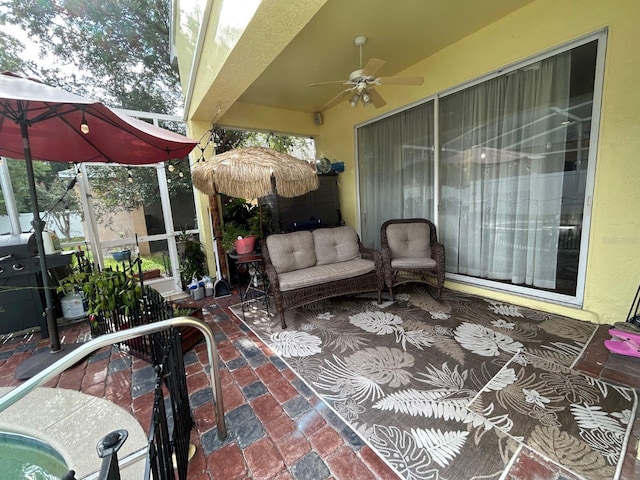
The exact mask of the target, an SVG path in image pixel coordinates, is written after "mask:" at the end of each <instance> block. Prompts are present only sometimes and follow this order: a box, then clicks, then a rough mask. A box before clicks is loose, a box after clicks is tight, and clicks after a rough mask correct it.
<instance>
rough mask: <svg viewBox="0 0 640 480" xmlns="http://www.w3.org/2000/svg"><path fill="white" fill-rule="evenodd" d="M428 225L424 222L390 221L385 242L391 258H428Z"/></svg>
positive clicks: (429, 254) (429, 251) (429, 253)
mask: <svg viewBox="0 0 640 480" xmlns="http://www.w3.org/2000/svg"><path fill="white" fill-rule="evenodd" d="M429 233H430V232H429V225H427V224H426V223H392V224H389V225H388V226H387V243H388V244H389V250H391V258H430V257H431V244H430V241H431V240H430V239H431V237H430V236H429Z"/></svg>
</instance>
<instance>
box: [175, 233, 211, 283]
mask: <svg viewBox="0 0 640 480" xmlns="http://www.w3.org/2000/svg"><path fill="white" fill-rule="evenodd" d="M180 250H181V252H180V280H181V282H182V288H186V286H187V285H188V284H189V282H190V281H191V279H192V278H193V277H195V278H197V279H200V278H202V277H203V276H204V275H205V274H206V272H207V270H206V259H207V258H206V255H205V253H204V250H203V249H202V243H200V240H198V239H196V238H195V237H194V236H193V235H189V236H185V237H184V238H183V239H182V245H181V249H180Z"/></svg>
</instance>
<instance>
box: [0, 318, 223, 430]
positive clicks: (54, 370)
mask: <svg viewBox="0 0 640 480" xmlns="http://www.w3.org/2000/svg"><path fill="white" fill-rule="evenodd" d="M172 327H192V328H196V329H197V330H199V331H200V332H201V333H202V334H203V336H204V338H205V341H206V342H207V353H208V356H209V368H210V376H211V390H212V392H213V401H214V403H215V407H216V421H217V427H218V437H219V438H220V439H221V440H224V439H225V438H227V425H226V422H225V419H224V405H223V401H222V383H221V381H220V365H219V363H218V352H217V348H216V342H215V337H214V334H213V330H211V327H209V325H207V324H206V323H205V322H203V321H202V320H198V319H197V318H194V317H184V316H181V317H174V318H170V319H168V320H161V321H158V322H154V323H149V324H145V325H138V326H136V327H131V328H128V329H126V330H120V331H118V332H114V333H106V334H104V335H100V336H99V337H96V338H94V339H93V340H90V341H88V342H86V343H83V344H81V345H79V346H78V347H77V348H75V349H74V350H70V351H68V352H64V344H63V345H62V347H63V350H61V351H60V352H59V353H62V354H63V355H64V356H61V357H60V359H59V360H57V361H56V362H55V363H53V364H52V365H50V366H48V367H47V368H45V369H44V370H42V371H41V372H39V373H37V374H36V375H34V376H33V377H31V378H30V379H29V380H26V381H25V382H24V383H22V384H21V385H18V386H17V387H16V388H14V389H13V390H11V391H10V392H8V393H7V394H5V395H3V396H2V397H0V412H2V411H4V410H5V409H6V408H8V407H10V406H11V405H13V404H14V403H16V402H17V401H19V400H20V399H21V398H23V397H24V396H26V395H27V394H28V393H29V392H30V391H32V390H33V389H34V388H36V387H38V386H40V385H42V384H43V383H45V382H47V381H49V380H50V379H51V378H53V377H55V376H56V375H59V374H60V373H62V372H64V371H65V370H66V369H67V368H69V367H71V366H73V365H75V364H76V363H78V362H79V361H81V360H82V359H84V358H85V357H86V356H88V355H89V354H91V353H93V352H95V351H96V350H99V349H100V348H102V347H106V346H108V345H112V344H117V343H120V342H124V341H125V340H131V339H133V338H136V337H139V336H141V335H147V334H151V333H157V332H161V331H163V330H168V329H170V328H172ZM47 354H49V355H57V354H58V353H47ZM40 355H41V354H40Z"/></svg>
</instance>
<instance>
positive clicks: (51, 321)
mask: <svg viewBox="0 0 640 480" xmlns="http://www.w3.org/2000/svg"><path fill="white" fill-rule="evenodd" d="M20 130H21V132H22V139H23V141H24V142H23V148H24V158H25V161H26V164H27V179H28V183H29V193H30V195H31V207H32V210H33V221H32V222H31V224H32V225H33V229H34V230H35V233H36V244H37V246H38V254H39V255H40V273H41V275H42V288H43V289H44V298H45V302H46V306H45V315H46V319H47V330H48V331H49V343H50V345H51V351H52V352H59V351H60V350H61V348H60V336H59V334H58V325H57V323H56V318H55V314H54V309H53V297H52V295H51V290H49V271H48V268H47V256H46V254H45V251H44V241H43V240H42V229H43V223H44V222H43V221H42V220H41V219H40V210H39V207H38V196H37V194H36V184H35V176H34V174H33V163H32V159H31V148H30V147H29V133H28V131H27V125H26V124H25V123H24V122H21V123H20Z"/></svg>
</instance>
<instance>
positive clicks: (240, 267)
mask: <svg viewBox="0 0 640 480" xmlns="http://www.w3.org/2000/svg"><path fill="white" fill-rule="evenodd" d="M229 256H230V257H231V258H233V259H234V260H235V261H236V273H237V274H238V282H239V290H240V301H241V303H242V314H243V315H244V307H245V302H246V301H247V300H256V301H257V300H262V301H263V302H264V305H265V308H266V310H267V313H268V312H269V279H268V277H267V274H266V272H265V269H264V261H263V259H262V255H261V254H259V253H245V254H239V253H236V252H232V253H230V254H229ZM245 272H246V273H247V274H248V280H247V282H246V285H243V282H242V277H241V273H245Z"/></svg>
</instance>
